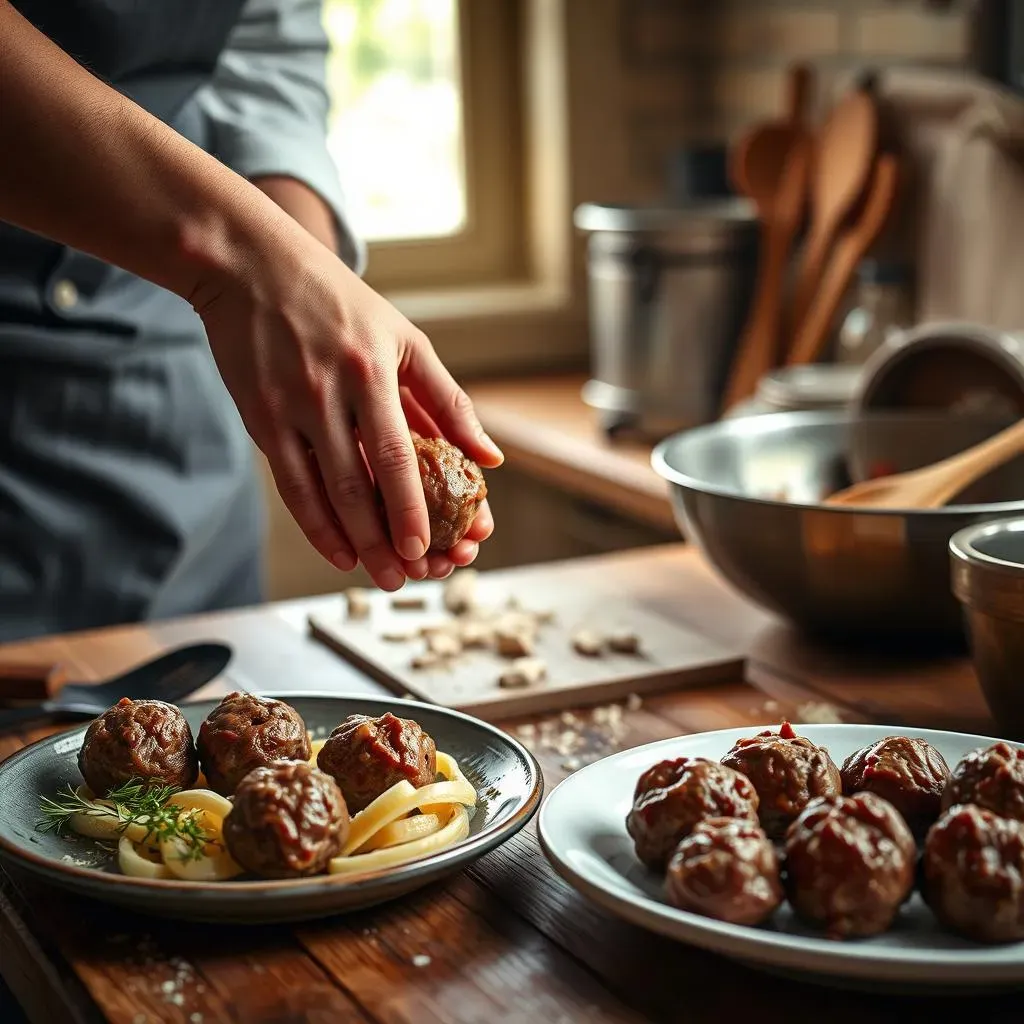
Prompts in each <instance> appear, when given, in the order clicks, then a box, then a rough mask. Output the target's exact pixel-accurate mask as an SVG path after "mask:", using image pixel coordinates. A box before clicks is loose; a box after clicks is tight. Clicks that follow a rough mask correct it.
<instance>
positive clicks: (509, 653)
mask: <svg viewBox="0 0 1024 1024" xmlns="http://www.w3.org/2000/svg"><path fill="white" fill-rule="evenodd" d="M495 644H496V647H497V649H498V654H500V655H501V656H502V657H503V658H525V657H526V656H528V655H530V654H533V641H532V639H531V638H530V637H529V636H527V635H525V634H524V633H506V632H504V631H501V630H499V631H498V633H497V634H496V636H495Z"/></svg>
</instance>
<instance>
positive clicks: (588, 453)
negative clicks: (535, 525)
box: [468, 375, 676, 532]
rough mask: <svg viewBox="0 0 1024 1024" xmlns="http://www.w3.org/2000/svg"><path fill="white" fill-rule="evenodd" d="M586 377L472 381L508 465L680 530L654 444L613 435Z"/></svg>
mask: <svg viewBox="0 0 1024 1024" xmlns="http://www.w3.org/2000/svg"><path fill="white" fill-rule="evenodd" d="M585 381H586V377H585V376H583V375H573V376H559V377H531V378H524V379H512V380H507V381H492V382H486V383H479V384H475V385H472V386H470V387H469V389H468V390H469V393H470V395H471V396H472V398H473V401H474V403H475V405H476V410H477V414H478V415H479V417H480V419H481V421H482V422H483V424H484V427H485V428H486V430H487V431H488V432H489V433H490V434H491V436H492V437H493V438H494V440H495V441H496V442H497V443H498V445H499V447H500V448H501V449H502V450H503V451H504V453H505V456H506V459H507V461H508V465H510V466H514V467H517V468H520V469H522V470H523V471H525V472H528V473H531V474H532V475H534V476H536V477H537V478H539V479H542V480H546V481H548V482H550V483H553V484H557V485H558V486H559V487H560V488H562V489H564V490H567V491H571V492H573V493H575V494H578V495H580V496H581V497H584V498H589V499H591V500H593V501H595V502H598V503H600V504H603V505H605V506H607V507H609V508H614V509H618V510H619V511H621V512H623V513H624V514H627V515H630V516H632V517H634V518H636V519H638V520H640V521H642V522H645V523H649V524H651V525H653V526H657V527H660V528H662V529H668V530H670V531H673V532H674V531H675V529H676V525H675V520H674V519H673V517H672V509H671V506H670V505H669V498H668V487H667V484H666V483H665V481H664V480H662V479H661V477H659V476H658V474H657V473H655V472H654V470H653V469H652V468H651V447H650V445H645V444H643V443H639V442H636V441H622V442H619V441H615V442H611V441H609V440H608V439H607V438H606V437H605V436H604V434H603V432H602V430H601V427H600V423H599V420H598V415H597V413H596V412H595V411H594V410H593V409H591V408H590V407H589V406H587V405H586V404H585V403H584V402H583V399H582V398H581V397H580V391H581V389H582V387H583V384H584V382H585Z"/></svg>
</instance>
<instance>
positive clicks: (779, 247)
mask: <svg viewBox="0 0 1024 1024" xmlns="http://www.w3.org/2000/svg"><path fill="white" fill-rule="evenodd" d="M810 156H811V147H810V141H809V139H808V138H807V137H806V136H805V135H795V136H794V137H793V138H792V140H791V142H790V146H789V152H788V155H787V157H786V162H785V167H784V170H783V174H782V177H781V180H780V181H779V186H778V190H777V191H776V192H775V193H774V194H773V195H772V196H771V198H768V197H764V198H763V199H762V201H761V202H760V203H759V204H758V212H759V214H760V220H761V266H760V268H759V270H758V277H757V283H756V286H755V291H754V298H753V301H752V302H751V306H750V313H749V314H748V316H747V322H746V324H745V326H744V328H743V333H742V334H741V336H740V340H739V343H738V345H737V349H736V355H735V357H734V359H733V364H732V367H731V369H730V374H729V381H728V383H727V385H726V389H725V396H724V400H723V406H722V408H723V412H727V411H728V410H729V409H731V408H732V407H733V406H734V405H736V404H737V403H738V402H742V401H744V400H745V399H747V398H749V397H750V396H751V395H752V394H753V393H754V391H755V390H756V389H757V383H758V381H759V380H760V379H761V378H762V377H763V376H764V375H765V374H766V373H767V372H768V371H769V370H772V369H774V368H775V367H776V366H777V365H778V362H779V355H780V352H779V348H780V346H779V332H780V326H781V320H782V290H783V287H784V284H785V277H786V265H787V262H788V259H789V254H790V251H791V249H792V247H793V240H794V238H795V237H796V233H797V231H798V230H799V228H800V223H801V220H802V218H803V211H804V201H805V198H806V193H807V179H808V172H809V170H810Z"/></svg>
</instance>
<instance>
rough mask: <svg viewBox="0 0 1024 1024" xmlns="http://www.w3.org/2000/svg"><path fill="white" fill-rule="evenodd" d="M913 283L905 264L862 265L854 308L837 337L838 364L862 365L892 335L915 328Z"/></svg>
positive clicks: (869, 263)
mask: <svg viewBox="0 0 1024 1024" xmlns="http://www.w3.org/2000/svg"><path fill="white" fill-rule="evenodd" d="M910 281H911V274H910V268H909V267H907V266H905V265H903V264H899V263H883V262H879V261H878V260H865V261H864V262H863V263H861V265H860V267H859V268H858V271H857V291H856V297H855V301H854V305H853V308H852V309H851V310H850V311H849V313H847V314H846V318H845V319H844V320H843V323H842V326H841V327H840V328H839V334H838V337H837V338H836V351H835V361H836V362H837V363H843V364H846V365H852V366H861V365H863V364H864V362H865V361H866V360H867V358H868V357H869V356H870V355H871V354H872V353H873V352H875V351H876V349H878V348H879V347H880V346H881V345H883V344H884V343H885V341H886V339H887V338H889V337H890V336H891V335H892V334H894V333H895V332H897V331H901V330H904V329H906V328H907V327H910V326H912V324H913V319H914V309H913V300H912V297H911V289H910Z"/></svg>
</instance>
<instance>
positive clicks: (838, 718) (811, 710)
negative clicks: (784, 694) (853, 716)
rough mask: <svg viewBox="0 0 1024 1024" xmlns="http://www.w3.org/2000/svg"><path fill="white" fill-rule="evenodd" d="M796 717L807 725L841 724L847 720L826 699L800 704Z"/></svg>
mask: <svg viewBox="0 0 1024 1024" xmlns="http://www.w3.org/2000/svg"><path fill="white" fill-rule="evenodd" d="M795 718H796V721H798V722H803V723H804V724H806V725H836V724H838V725H841V724H842V723H843V722H844V721H845V719H844V718H843V716H842V714H841V713H840V711H839V709H838V708H837V707H836V706H835V705H834V704H828V703H826V702H825V701H807V702H806V703H804V704H800V705H798V706H797V709H796V716H795Z"/></svg>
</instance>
